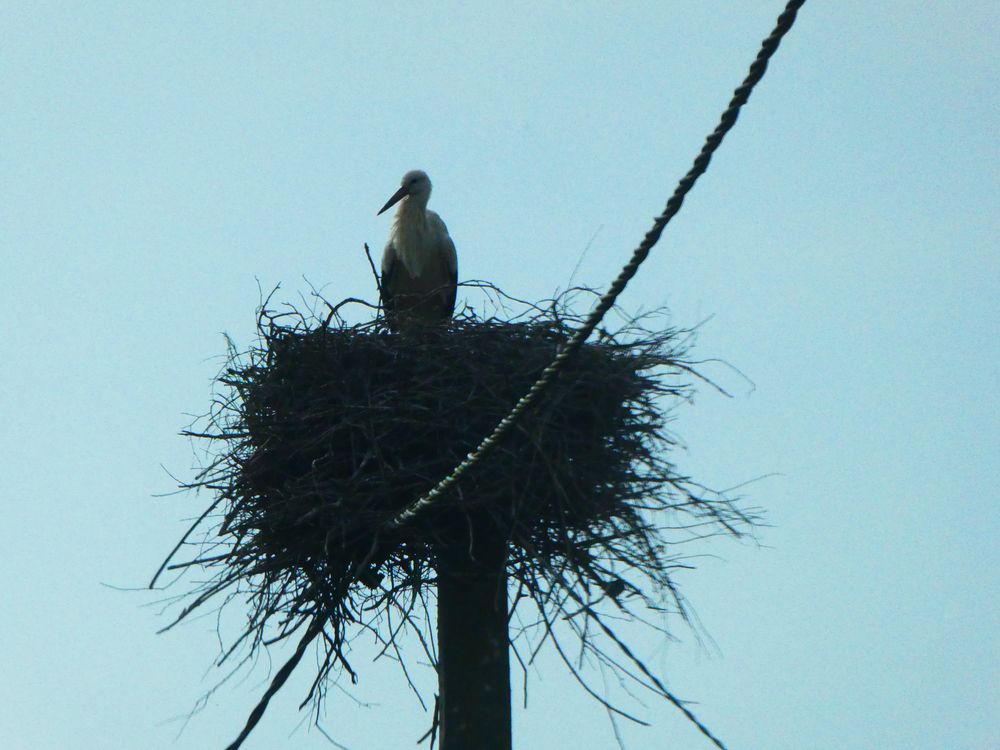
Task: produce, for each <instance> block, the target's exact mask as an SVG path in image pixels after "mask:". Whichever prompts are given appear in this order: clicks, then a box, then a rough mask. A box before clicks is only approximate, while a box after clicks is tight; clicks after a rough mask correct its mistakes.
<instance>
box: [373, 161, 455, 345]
mask: <svg viewBox="0 0 1000 750" xmlns="http://www.w3.org/2000/svg"><path fill="white" fill-rule="evenodd" d="M430 194H431V181H430V179H428V177H427V175H426V174H425V173H424V172H421V171H419V170H416V171H413V172H407V173H406V174H405V175H403V181H402V185H401V187H400V188H399V190H398V191H396V193H395V194H394V195H393V196H392V197H391V198H390V199H389V200H388V202H387V203H386V204H385V206H383V207H382V210H381V211H379V213H382V212H383V211H386V210H387V209H388V208H390V207H391V206H393V205H394V204H396V203H399V207H398V208H397V209H396V215H395V218H394V219H393V222H392V231H391V232H390V234H389V241H388V242H387V243H386V246H385V252H384V253H383V255H382V280H381V286H382V306H383V308H384V309H385V315H386V320H387V321H388V323H389V326H390V327H391V328H394V329H398V328H405V327H408V326H410V325H411V324H417V325H421V324H422V325H428V324H434V323H440V322H442V321H444V320H447V319H448V318H450V317H451V315H452V313H453V312H454V310H455V294H456V292H457V285H458V255H457V254H456V252H455V243H454V242H452V240H451V237H450V236H449V235H448V228H447V227H446V226H445V224H444V222H443V221H441V217H440V216H438V215H437V214H436V213H434V212H433V211H428V210H427V200H428V199H429V198H430Z"/></svg>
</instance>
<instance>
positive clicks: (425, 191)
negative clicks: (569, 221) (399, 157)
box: [379, 169, 431, 214]
mask: <svg viewBox="0 0 1000 750" xmlns="http://www.w3.org/2000/svg"><path fill="white" fill-rule="evenodd" d="M430 197H431V179H430V177H428V176H427V173H426V172H424V171H422V170H420V169H414V170H412V171H410V172H407V173H406V174H404V175H403V179H402V180H401V181H400V186H399V190H397V191H396V192H395V193H393V195H392V197H391V198H390V199H389V200H387V201H386V203H385V205H384V206H382V208H381V210H380V211H379V213H380V214H382V213H385V212H386V211H388V210H389V209H390V208H392V207H393V206H395V205H396V204H397V203H399V202H400V201H401V200H403V198H406V199H407V203H417V204H419V205H420V207H421V208H424V207H425V206H426V205H427V200H428V198H430Z"/></svg>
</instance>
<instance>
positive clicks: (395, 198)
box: [375, 185, 409, 216]
mask: <svg viewBox="0 0 1000 750" xmlns="http://www.w3.org/2000/svg"><path fill="white" fill-rule="evenodd" d="M407 195H409V193H408V192H407V191H406V186H405V185H404V186H403V187H401V188H400V189H399V190H397V191H396V192H395V193H393V194H392V197H391V198H390V199H389V200H388V201H386V203H385V205H384V206H382V209H381V210H380V211H379V212H378V213H377V214H375V215H376V216H379V215H381V214H384V213H385V212H386V211H388V210H389V209H390V208H392V207H393V206H395V205H396V204H397V203H399V202H400V201H401V200H403V198H405V197H406V196H407Z"/></svg>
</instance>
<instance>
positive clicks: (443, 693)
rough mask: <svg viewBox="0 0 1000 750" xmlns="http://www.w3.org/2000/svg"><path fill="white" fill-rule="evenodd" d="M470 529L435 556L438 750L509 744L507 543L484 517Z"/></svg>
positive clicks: (493, 749) (495, 748)
mask: <svg viewBox="0 0 1000 750" xmlns="http://www.w3.org/2000/svg"><path fill="white" fill-rule="evenodd" d="M471 530H472V544H471V545H470V544H469V540H468V538H465V539H463V540H462V541H461V543H459V544H456V545H455V546H454V547H451V548H447V549H443V550H442V551H441V553H440V555H439V557H438V570H437V575H438V693H439V696H440V697H439V700H440V706H439V708H440V721H441V725H440V726H441V745H440V748H441V750H511V730H510V657H509V648H508V645H509V644H508V640H507V574H506V565H507V542H506V539H504V538H502V537H501V536H500V535H499V534H497V532H496V531H495V530H494V529H493V525H492V523H491V522H490V521H489V520H488V519H482V520H479V521H473V523H472V526H471ZM463 536H464V535H463ZM470 547H471V550H470ZM470 551H471V554H470Z"/></svg>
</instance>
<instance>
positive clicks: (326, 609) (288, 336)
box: [169, 290, 751, 710]
mask: <svg viewBox="0 0 1000 750" xmlns="http://www.w3.org/2000/svg"><path fill="white" fill-rule="evenodd" d="M586 294H588V293H587V292H585V291H580V290H577V291H576V292H575V295H576V296H577V297H579V296H580V295H586ZM573 297H574V294H569V295H565V296H563V297H562V298H561V299H559V300H556V301H549V302H547V303H545V304H540V305H528V306H526V307H525V308H524V310H525V311H524V312H522V313H520V314H518V315H507V316H501V317H497V316H491V317H484V316H482V315H477V314H476V313H475V312H474V311H471V310H469V309H466V310H465V311H464V312H463V314H461V315H460V316H459V317H458V318H457V319H456V320H453V321H451V323H450V324H449V325H448V326H442V327H439V328H434V329H427V330H421V331H417V332H411V333H408V334H402V335H397V334H391V333H389V332H388V331H387V330H386V329H385V328H384V327H383V326H382V325H381V323H380V322H370V323H365V324H360V325H349V324H347V323H345V322H344V321H343V320H342V319H341V318H340V317H339V314H338V315H331V316H329V317H327V319H326V320H325V321H323V320H321V319H320V318H317V317H315V316H312V315H309V314H301V313H298V312H296V311H295V310H288V311H285V312H282V313H280V314H278V313H274V312H272V311H268V310H267V309H266V305H265V306H264V307H263V308H262V310H261V312H260V315H259V326H258V329H259V340H258V342H257V344H256V345H255V346H253V347H252V348H250V349H249V351H246V352H244V353H239V354H237V353H231V355H230V358H229V362H228V364H227V366H226V367H225V369H224V371H223V372H222V373H221V375H220V377H219V384H220V385H221V388H220V391H219V396H218V398H217V400H216V402H215V408H214V409H213V410H212V412H211V414H210V415H208V417H207V422H208V427H207V428H205V429H199V430H197V431H192V432H191V433H190V434H193V435H195V436H196V437H197V438H200V439H206V440H209V441H211V443H212V445H213V446H214V448H213V455H214V457H215V459H214V462H213V463H212V464H211V465H210V466H209V467H208V468H207V469H206V470H205V472H204V473H203V474H202V475H201V477H200V479H199V481H198V482H196V483H194V484H193V485H192V486H196V487H202V488H207V489H208V490H210V491H211V492H212V493H213V495H214V498H215V499H214V502H213V504H212V506H211V507H210V508H209V510H208V511H206V514H205V515H204V516H203V517H202V519H200V523H201V524H202V526H203V527H204V531H205V534H204V536H203V537H202V539H201V542H200V545H199V552H198V553H197V554H195V555H194V556H193V557H192V558H191V559H189V560H187V561H185V562H180V563H174V564H173V565H171V566H169V567H171V568H185V567H189V566H191V565H200V566H203V567H205V568H207V569H208V570H209V571H214V576H213V577H212V578H210V580H209V581H208V582H207V583H204V584H201V585H200V586H199V588H198V589H197V590H196V591H195V592H194V593H193V595H192V596H193V599H192V601H191V602H190V603H189V604H188V606H187V607H186V608H185V609H184V611H183V612H182V613H181V615H180V616H179V617H178V618H177V619H178V620H180V619H183V618H184V617H185V616H186V615H187V614H188V613H189V612H191V611H193V610H194V609H196V608H197V607H199V606H200V605H202V604H203V603H205V602H206V601H208V600H210V599H212V598H213V597H215V596H225V595H228V594H232V593H234V592H239V593H242V594H243V595H245V596H246V597H247V598H248V599H249V601H250V610H249V615H248V620H247V623H246V628H245V630H244V631H243V633H242V635H241V636H240V637H239V638H238V639H237V641H236V643H234V644H232V647H231V648H230V650H229V651H227V652H226V653H225V654H224V655H223V659H225V658H226V657H227V656H228V655H229V654H230V653H232V651H233V649H235V648H236V646H237V645H238V644H240V643H243V642H246V643H249V644H250V646H251V649H250V650H251V652H252V651H254V650H256V648H258V647H259V646H260V645H262V644H270V643H273V642H275V641H280V640H282V639H283V638H286V637H288V636H290V635H292V634H293V633H294V632H296V630H298V629H299V628H301V627H302V626H303V625H304V624H307V623H310V622H312V620H313V618H321V620H322V622H323V623H324V630H323V632H322V639H321V643H323V644H324V648H325V658H324V659H323V660H322V667H321V668H320V670H319V672H318V674H317V676H316V682H315V683H314V691H318V692H319V694H320V695H322V691H323V686H324V682H325V678H326V677H327V676H328V675H329V673H330V671H331V670H332V669H334V668H337V667H342V668H344V669H346V671H347V672H348V673H349V674H350V675H351V677H352V678H354V677H355V673H354V670H353V669H352V667H351V665H350V663H349V661H348V655H349V654H348V649H347V648H346V645H345V644H346V643H347V641H348V639H349V636H350V634H351V632H352V629H355V628H364V629H368V630H370V631H371V632H373V633H374V634H375V635H376V637H377V638H379V639H381V640H382V641H383V643H384V644H385V647H386V649H391V650H392V651H393V653H394V654H395V655H396V656H398V657H400V658H401V652H400V651H399V647H398V643H397V637H398V633H399V632H401V630H400V629H399V626H402V630H406V629H410V630H413V631H416V633H417V635H418V639H419V641H420V643H422V644H423V648H424V650H425V651H426V652H427V654H428V656H429V657H430V658H431V659H433V654H432V652H433V648H432V647H430V646H429V643H431V642H433V633H432V632H427V630H428V628H429V626H428V625H427V623H428V622H429V620H428V619H427V618H424V619H423V620H421V619H420V618H419V617H418V616H417V614H418V609H419V608H420V607H424V606H425V605H426V603H427V594H428V593H429V592H430V591H432V590H433V587H432V584H433V582H434V567H435V561H436V556H437V554H438V553H439V552H440V550H441V549H442V545H446V544H453V543H455V541H456V540H462V539H463V538H465V537H466V536H467V535H468V533H469V531H468V529H469V528H470V524H469V523H468V521H469V518H470V517H471V516H473V515H477V516H478V517H488V518H489V519H491V523H492V524H493V526H494V527H495V528H496V529H497V530H499V532H500V533H501V534H502V535H503V536H504V537H505V538H506V539H507V540H508V543H509V549H510V555H509V558H508V567H507V573H508V576H509V579H510V580H511V582H512V584H513V587H512V592H513V595H512V596H513V598H512V601H511V609H512V611H517V612H518V617H517V619H515V620H512V631H511V639H512V644H513V645H514V649H515V651H514V652H515V654H516V655H517V658H518V659H519V660H520V659H521V655H520V654H519V653H518V651H517V647H518V636H527V637H529V638H530V633H531V632H536V633H540V638H541V639H542V640H545V639H551V640H553V642H554V643H555V644H556V647H557V648H558V649H559V652H560V654H563V653H564V652H563V649H562V647H561V646H560V645H559V642H558V640H557V629H555V628H554V627H553V623H555V622H556V621H557V620H564V621H565V622H567V623H568V624H569V627H570V628H572V629H573V630H575V631H576V632H577V634H578V635H580V636H581V638H582V639H583V642H584V647H585V648H586V649H587V650H589V651H590V652H591V653H592V654H594V655H596V656H597V657H598V658H600V659H602V660H603V661H604V662H605V663H607V664H611V665H614V667H615V668H616V669H618V670H620V671H621V672H624V673H625V674H627V675H629V676H630V677H632V678H634V679H636V680H638V681H639V682H641V683H643V684H645V685H646V686H647V687H649V688H650V689H653V690H655V691H657V692H661V693H663V694H665V695H666V696H667V697H670V699H671V700H673V698H672V696H669V694H668V693H666V689H665V688H664V687H663V685H662V684H661V683H660V682H659V681H658V680H657V679H656V677H655V676H653V675H652V674H651V673H650V672H649V671H648V670H647V669H646V667H645V666H644V665H642V663H641V662H639V661H638V660H637V659H635V658H634V657H633V656H632V655H631V652H629V651H628V649H627V647H625V646H624V644H623V643H622V642H621V641H619V640H618V637H617V636H616V635H615V633H614V631H613V630H612V629H611V628H610V626H609V625H608V624H607V621H606V618H602V615H601V614H600V612H601V611H602V610H601V606H600V605H601V603H603V604H605V605H606V604H607V603H609V602H610V603H611V604H613V605H614V606H615V607H617V610H620V611H618V612H617V613H618V614H619V615H620V614H621V613H622V611H624V612H626V613H629V612H631V611H632V609H633V608H634V607H635V606H636V605H641V606H645V607H649V608H652V609H653V610H658V611H662V610H668V611H674V612H680V613H681V614H682V615H684V614H685V612H686V610H685V607H684V603H683V600H682V599H681V597H680V595H679V593H678V591H677V589H676V587H675V585H674V581H673V579H672V577H671V574H672V572H673V571H675V570H676V568H677V567H678V565H679V564H680V563H678V559H677V558H678V556H677V554H676V552H675V548H674V547H673V544H674V543H676V542H680V541H682V540H684V539H687V538H690V537H691V536H706V535H709V534H712V533H720V532H721V533H731V534H739V533H741V532H742V530H744V529H745V528H746V526H747V524H748V523H749V522H750V521H751V519H750V518H748V517H747V516H746V515H744V513H743V512H741V511H740V510H738V509H737V508H736V507H734V505H733V504H732V503H731V502H730V501H729V500H728V499H726V498H725V497H722V496H719V495H716V494H713V493H710V492H707V491H705V490H703V489H702V488H701V487H700V486H698V485H696V484H694V483H692V482H691V481H690V480H688V479H687V478H686V477H684V476H682V475H680V474H679V473H678V472H677V470H676V469H675V468H674V465H673V464H672V463H671V460H670V455H671V449H672V448H673V447H674V445H675V441H674V438H673V436H672V434H671V433H670V432H669V431H668V429H667V424H668V420H669V415H670V411H671V409H672V408H673V406H674V405H675V404H676V403H677V402H678V401H679V400H683V399H686V398H688V397H689V395H690V392H691V382H692V380H693V379H695V378H697V375H696V373H695V371H694V370H693V368H692V366H691V364H690V363H689V362H688V360H687V359H686V355H687V343H688V342H689V340H690V332H687V331H678V330H674V329H670V328H662V327H651V326H652V324H657V325H661V324H662V323H663V320H664V318H663V316H662V315H653V316H647V317H645V318H640V319H627V320H626V322H625V323H624V324H622V326H621V328H620V329H618V330H616V331H613V332H612V331H608V330H604V331H600V332H599V334H598V335H597V336H596V337H595V339H594V340H593V341H592V343H589V344H586V345H585V346H584V347H583V349H582V350H581V351H580V352H579V353H578V354H577V355H576V356H575V357H574V358H573V359H572V360H571V361H570V362H569V363H568V365H567V367H566V368H565V370H564V371H563V372H562V373H561V375H560V376H559V377H558V379H557V380H556V382H555V383H554V384H553V385H552V387H551V388H550V389H549V391H548V392H547V393H546V395H545V396H544V398H542V399H541V402H540V403H539V404H537V405H536V406H535V407H534V408H532V409H530V410H529V411H528V412H527V413H526V415H525V416H524V417H523V419H521V420H520V421H519V423H518V424H517V426H516V428H515V429H514V430H513V431H511V432H510V433H509V434H508V436H507V438H505V439H504V440H503V441H502V442H501V443H500V444H499V446H498V447H497V448H496V449H495V450H493V451H492V452H491V453H490V454H488V455H487V456H486V457H485V458H484V459H483V460H482V461H480V462H479V463H478V464H476V465H475V466H474V467H473V468H472V469H471V470H470V471H469V472H468V473H466V474H465V475H463V476H462V478H461V480H460V481H459V482H458V484H457V488H456V489H453V490H450V491H449V492H448V494H447V495H445V496H444V497H443V498H442V499H441V500H440V501H439V502H437V503H436V504H434V505H433V506H432V507H431V508H430V509H429V510H428V511H427V512H424V513H422V514H421V515H420V516H418V517H417V518H416V519H414V520H413V521H411V522H409V523H406V524H403V525H402V526H400V527H398V528H394V527H392V526H391V524H390V522H391V521H392V520H393V519H394V518H395V517H396V516H397V515H398V514H399V513H400V511H402V510H404V509H405V508H407V507H408V506H409V505H411V504H412V503H413V502H414V501H415V500H416V499H418V498H419V497H421V496H422V495H423V494H424V493H425V492H427V491H428V490H429V489H430V488H431V487H433V486H434V484H435V483H436V482H438V481H439V480H440V479H442V478H443V477H445V476H447V475H448V474H449V473H450V472H451V471H452V469H453V468H454V467H455V465H456V464H458V463H459V462H460V461H461V460H462V459H463V458H464V457H465V456H466V454H467V453H468V452H469V451H471V450H473V449H474V448H475V447H476V446H477V445H478V444H479V442H480V441H481V440H482V438H483V437H484V436H485V435H487V434H489V433H490V431H491V430H492V429H493V427H495V426H496V424H497V423H498V422H499V421H500V420H501V419H502V418H503V417H505V416H506V415H507V414H508V412H509V411H510V409H511V407H512V406H513V405H514V404H515V403H516V402H517V400H518V399H519V398H520V397H521V396H522V395H523V394H524V393H525V392H526V391H527V390H528V389H529V388H530V386H531V385H532V383H533V382H534V381H535V380H536V378H537V377H538V375H539V373H540V372H541V371H542V369H543V368H544V367H545V366H546V365H547V364H548V363H549V362H550V361H551V360H552V358H553V356H554V355H555V354H556V352H557V351H558V349H559V347H560V346H561V345H563V344H564V343H565V341H566V340H567V339H568V338H569V337H570V335H571V334H572V331H573V329H574V327H575V326H577V325H579V323H580V320H581V316H579V315H577V314H574V313H573V312H571V310H570V304H569V303H570V301H571V300H572V299H573ZM184 541H185V540H182V542H184ZM189 544H194V542H191V543H189ZM178 546H179V547H180V546H181V545H178ZM175 552H177V550H175ZM532 605H533V606H534V609H535V610H537V611H536V612H535V613H534V614H533V615H532V616H531V617H524V616H522V615H521V614H520V613H522V612H523V611H524V608H525V607H526V606H527V607H530V606H532ZM386 611H391V612H395V616H390V617H389V618H388V619H384V618H383V615H384V613H385V612H386ZM393 617H395V621H394V619H393ZM595 622H596V624H597V625H598V626H599V627H597V628H595V627H594V623H595ZM517 623H521V625H520V626H518V625H517ZM599 632H600V633H603V636H601V638H598V637H597V636H598V635H599ZM608 639H610V640H608ZM608 643H612V644H614V645H612V646H611V647H612V648H622V649H624V653H625V654H626V655H627V657H626V658H622V657H621V655H620V654H616V655H610V654H608V653H607V651H606V649H607V648H608ZM563 658H564V660H566V662H567V664H568V665H570V666H571V668H574V666H573V665H571V664H570V661H569V660H568V659H566V657H565V656H564V657H563ZM523 663H524V662H523V661H522V664H523ZM574 669H575V668H574ZM585 687H586V685H585ZM587 689H588V690H589V688H587ZM591 692H592V691H591ZM593 694H594V695H595V697H598V699H599V700H602V701H603V700H604V699H603V698H601V697H600V696H597V694H596V693H593ZM615 710H618V709H615Z"/></svg>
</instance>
